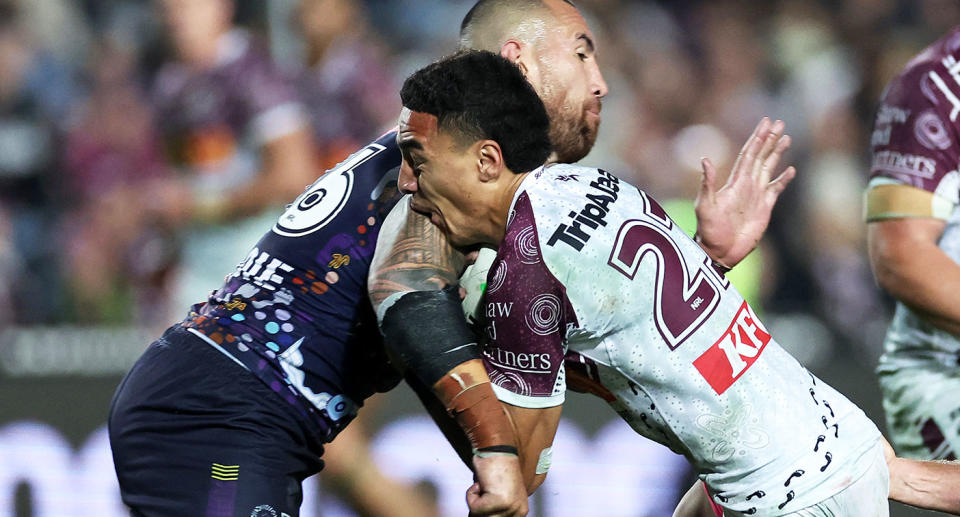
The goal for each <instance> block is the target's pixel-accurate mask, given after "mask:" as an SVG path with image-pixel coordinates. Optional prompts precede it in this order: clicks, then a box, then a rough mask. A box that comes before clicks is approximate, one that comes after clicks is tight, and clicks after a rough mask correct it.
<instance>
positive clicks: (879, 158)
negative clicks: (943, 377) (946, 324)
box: [868, 27, 960, 374]
mask: <svg viewBox="0 0 960 517" xmlns="http://www.w3.org/2000/svg"><path fill="white" fill-rule="evenodd" d="M871 148H872V151H873V165H872V168H871V173H870V186H869V190H870V191H872V192H876V191H877V190H878V189H891V190H895V189H900V190H901V191H903V192H907V193H909V192H911V190H912V189H919V190H920V191H924V192H927V193H929V194H932V196H930V195H928V196H927V197H926V198H925V202H926V204H929V205H930V206H929V207H925V208H926V209H927V210H928V211H929V213H923V214H915V215H922V216H925V217H934V218H937V219H941V220H943V221H945V222H946V227H945V228H944V231H943V234H942V236H941V237H940V241H939V242H938V246H939V247H940V249H942V250H943V251H944V253H946V254H947V255H948V256H949V257H950V258H951V259H953V260H954V261H955V262H958V263H960V209H958V207H960V172H958V166H960V27H957V28H954V29H953V30H951V31H950V32H948V33H947V34H946V35H945V36H943V37H942V38H940V39H939V40H938V41H936V42H935V43H933V44H932V45H930V46H929V47H927V48H926V49H925V50H924V51H923V52H921V53H920V54H919V55H918V56H917V57H916V58H914V59H913V60H912V61H910V63H908V64H907V67H906V69H905V70H904V71H903V72H902V73H901V74H900V75H899V76H897V77H896V78H895V79H894V80H893V81H892V82H891V83H890V84H889V85H888V86H887V88H886V90H885V91H884V95H883V99H882V100H881V104H880V106H879V108H878V110H877V118H876V120H875V122H874V132H873V138H872V139H871ZM868 196H869V194H868ZM926 200H929V201H926ZM868 215H869V214H868ZM892 216H896V214H893V215H892ZM905 216H907V217H909V216H911V215H905ZM958 358H960V339H958V338H957V337H956V336H954V335H952V334H950V333H949V332H946V331H943V330H939V329H937V328H935V327H934V326H933V325H931V324H930V323H927V322H926V321H925V320H924V319H923V318H922V317H920V316H919V315H917V314H916V313H914V312H913V311H912V310H911V309H910V308H908V307H907V306H905V305H904V304H903V303H899V302H898V303H897V308H896V313H895V314H894V317H893V321H892V322H891V324H890V328H889V330H888V331H887V337H886V342H885V344H884V354H883V356H882V357H881V360H880V367H879V372H880V373H882V374H883V373H893V372H895V371H897V370H898V369H900V368H904V367H907V368H909V367H914V366H920V367H924V368H927V367H931V366H932V367H934V368H942V369H945V370H952V369H955V368H956V365H957V361H958Z"/></svg>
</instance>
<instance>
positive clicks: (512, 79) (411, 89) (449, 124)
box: [400, 50, 552, 173]
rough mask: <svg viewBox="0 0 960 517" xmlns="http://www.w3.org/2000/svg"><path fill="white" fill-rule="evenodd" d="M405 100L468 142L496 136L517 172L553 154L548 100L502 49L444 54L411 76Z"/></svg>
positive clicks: (402, 93)
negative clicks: (547, 108) (543, 100)
mask: <svg viewBox="0 0 960 517" xmlns="http://www.w3.org/2000/svg"><path fill="white" fill-rule="evenodd" d="M400 99H401V100H402V101H403V105H404V106H405V107H407V108H409V109H411V110H413V111H419V112H423V113H429V114H431V115H435V116H436V117H437V120H438V125H439V127H440V129H441V130H443V131H446V132H449V133H450V134H451V135H452V136H454V137H455V139H457V140H458V141H460V142H462V143H463V144H465V145H469V144H470V143H473V142H476V141H477V140H482V139H490V140H494V141H495V142H497V143H498V144H500V148H501V149H502V150H503V159H504V162H505V163H506V165H507V167H508V168H509V169H510V170H511V171H513V172H517V173H519V172H527V171H531V170H533V169H535V168H537V167H539V166H540V165H543V162H544V161H546V159H547V157H549V156H550V152H551V150H552V148H551V146H550V137H549V133H548V128H549V125H550V119H549V118H548V117H547V111H546V109H545V108H544V107H543V102H542V101H541V100H540V97H539V96H538V95H537V92H536V91H534V89H533V86H531V85H530V83H529V82H527V79H526V78H525V77H524V76H523V74H522V73H521V72H520V69H519V68H517V67H516V65H514V64H513V63H511V62H510V61H507V60H506V59H504V58H502V57H500V56H499V55H498V54H494V53H492V52H487V51H483V50H467V51H463V52H459V53H457V54H454V55H452V56H450V57H446V58H444V59H441V60H440V61H437V62H436V63H433V64H431V65H429V66H427V67H425V68H422V69H420V70H418V71H416V72H414V73H413V75H411V76H410V77H408V78H407V80H406V81H404V83H403V89H401V90H400Z"/></svg>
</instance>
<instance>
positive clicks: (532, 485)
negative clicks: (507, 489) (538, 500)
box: [523, 474, 547, 496]
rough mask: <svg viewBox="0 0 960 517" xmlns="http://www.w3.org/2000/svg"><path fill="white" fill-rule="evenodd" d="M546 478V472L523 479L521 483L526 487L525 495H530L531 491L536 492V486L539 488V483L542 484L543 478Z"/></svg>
mask: <svg viewBox="0 0 960 517" xmlns="http://www.w3.org/2000/svg"><path fill="white" fill-rule="evenodd" d="M546 479H547V475H546V474H536V475H534V476H533V477H531V478H527V479H524V480H523V484H524V485H525V486H526V488H527V496H532V495H533V493H534V492H536V491H537V489H538V488H540V485H542V484H543V482H544V480H546Z"/></svg>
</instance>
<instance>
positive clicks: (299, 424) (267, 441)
mask: <svg viewBox="0 0 960 517" xmlns="http://www.w3.org/2000/svg"><path fill="white" fill-rule="evenodd" d="M287 404H288V403H287V402H286V401H284V400H283V399H281V398H280V397H279V396H278V395H277V394H276V393H274V392H273V391H272V390H271V389H270V388H268V387H267V386H266V385H264V384H263V383H262V382H261V381H260V380H259V379H258V378H256V377H255V376H254V375H253V374H251V373H250V372H248V371H246V370H245V369H244V368H243V367H241V366H240V365H239V364H237V363H235V362H233V361H232V360H231V359H230V358H229V357H227V356H225V355H223V354H222V353H221V352H219V351H217V350H215V349H214V348H212V347H211V346H210V345H208V344H207V343H205V342H204V341H202V340H201V339H200V338H198V337H196V336H194V335H193V334H190V333H189V332H187V331H186V330H183V329H181V328H180V327H179V326H177V327H172V328H171V329H169V330H167V332H166V333H165V334H164V335H163V337H162V338H161V339H159V340H158V341H156V342H154V343H153V344H152V345H150V347H149V348H148V349H147V351H146V352H145V353H144V354H143V356H141V357H140V359H139V360H138V361H137V363H136V364H135V365H134V366H133V368H132V369H131V370H130V372H129V373H128V374H127V376H126V377H125V378H124V379H123V381H122V382H121V384H120V387H119V388H118V389H117V393H116V395H114V399H113V404H112V406H111V408H110V420H109V430H110V446H111V448H112V449H113V462H114V466H115V467H116V470H117V478H118V479H119V481H120V491H121V493H122V496H123V502H124V503H126V504H127V506H129V507H130V509H131V511H132V513H133V515H134V516H138V517H139V516H143V517H155V516H156V517H160V516H164V517H183V516H186V515H191V516H194V515H195V516H204V517H283V516H284V515H287V516H290V517H295V516H297V515H299V508H300V503H301V501H302V499H303V495H302V491H301V483H302V481H303V479H304V478H306V477H308V476H311V475H313V474H315V473H317V472H319V470H320V469H321V467H322V466H323V462H322V461H321V460H320V456H321V455H322V454H323V447H322V444H321V442H320V441H319V440H318V439H317V438H316V436H315V435H314V434H313V433H311V431H310V428H309V425H308V423H307V421H306V419H305V418H304V417H301V416H300V415H298V414H297V412H296V410H295V409H294V408H292V407H290V406H289V405H287Z"/></svg>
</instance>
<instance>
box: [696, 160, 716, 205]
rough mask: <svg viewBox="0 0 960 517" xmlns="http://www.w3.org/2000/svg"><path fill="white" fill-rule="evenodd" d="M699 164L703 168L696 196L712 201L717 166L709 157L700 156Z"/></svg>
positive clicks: (714, 191)
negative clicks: (698, 192) (698, 191)
mask: <svg viewBox="0 0 960 517" xmlns="http://www.w3.org/2000/svg"><path fill="white" fill-rule="evenodd" d="M700 166H701V167H702V168H703V179H701V180H700V194H699V195H698V196H697V197H699V198H701V199H706V200H707V201H709V202H713V195H714V194H715V193H716V192H717V188H716V186H717V168H716V167H714V166H713V162H711V161H710V158H701V159H700Z"/></svg>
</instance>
